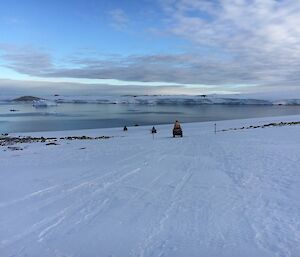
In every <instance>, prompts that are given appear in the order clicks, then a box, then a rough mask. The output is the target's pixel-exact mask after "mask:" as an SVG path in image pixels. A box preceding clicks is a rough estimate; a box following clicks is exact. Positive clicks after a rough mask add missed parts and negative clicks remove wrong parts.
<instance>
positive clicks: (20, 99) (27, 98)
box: [13, 96, 42, 102]
mask: <svg viewBox="0 0 300 257" xmlns="http://www.w3.org/2000/svg"><path fill="white" fill-rule="evenodd" d="M41 99H42V98H39V97H35V96H21V97H18V98H15V99H13V101H15V102H32V101H35V100H41Z"/></svg>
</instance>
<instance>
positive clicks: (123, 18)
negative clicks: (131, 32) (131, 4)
mask: <svg viewBox="0 0 300 257" xmlns="http://www.w3.org/2000/svg"><path fill="white" fill-rule="evenodd" d="M109 16H110V19H111V25H112V27H113V28H115V29H117V30H123V29H125V28H126V27H127V26H128V24H129V19H128V17H127V15H126V13H125V12H124V11H123V10H122V9H114V10H111V11H110V12H109Z"/></svg>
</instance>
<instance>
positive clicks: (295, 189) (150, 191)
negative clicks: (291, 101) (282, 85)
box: [0, 116, 300, 257]
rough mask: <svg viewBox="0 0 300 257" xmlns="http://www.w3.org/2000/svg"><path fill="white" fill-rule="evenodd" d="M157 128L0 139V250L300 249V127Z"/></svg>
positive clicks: (187, 252) (277, 252) (209, 252)
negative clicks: (53, 140) (48, 140)
mask: <svg viewBox="0 0 300 257" xmlns="http://www.w3.org/2000/svg"><path fill="white" fill-rule="evenodd" d="M299 120H300V116H291V117H282V118H267V119H255V120H253V119H252V120H235V121H222V122H218V123H217V128H218V129H227V128H233V127H243V126H249V125H259V124H265V123H270V122H277V121H299ZM149 129H150V127H136V128H129V130H128V131H127V132H126V133H125V132H123V131H122V130H121V129H103V130H86V131H73V132H70V131H68V132H49V133H35V134H34V135H35V136H41V135H43V136H55V137H64V136H68V135H69V136H70V135H74V136H75V135H89V136H103V135H106V136H114V137H113V138H110V139H105V140H78V141H76V140H74V141H65V140H60V141H58V142H57V143H58V144H59V145H51V146H46V144H45V143H32V144H27V145H22V144H21V145H18V146H19V147H22V148H23V150H22V151H21V150H19V151H11V150H8V148H7V147H1V148H0V165H1V169H0V256H31V257H35V256H36V257H40V256H43V257H47V256H49V257H50V256H51V257H52V256H82V257H83V256H120V257H126V256H149V257H150V256H168V257H182V256H188V257H193V256H195V257H196V256H197V257H198V256H205V257H215V256H217V257H241V256H243V257H257V256H260V257H274V256H281V257H283V256H290V257H298V256H300V201H299V195H300V173H299V171H300V155H299V152H300V127H299V126H286V127H272V128H264V129H249V130H237V131H228V132H219V133H217V134H216V135H215V134H214V123H194V124H183V130H184V137H183V138H176V139H173V138H171V129H172V125H164V126H158V127H157V130H158V134H157V135H155V137H154V139H153V138H152V135H151V134H150V131H149ZM4 150H6V151H4Z"/></svg>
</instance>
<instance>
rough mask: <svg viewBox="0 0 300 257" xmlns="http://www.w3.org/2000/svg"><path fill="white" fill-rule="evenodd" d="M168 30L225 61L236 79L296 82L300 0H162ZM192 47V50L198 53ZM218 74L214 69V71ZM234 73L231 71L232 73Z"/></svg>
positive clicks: (299, 47) (299, 45)
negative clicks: (235, 71)
mask: <svg viewBox="0 0 300 257" xmlns="http://www.w3.org/2000/svg"><path fill="white" fill-rule="evenodd" d="M161 3H162V6H163V8H164V10H165V12H166V14H167V15H168V17H169V22H168V26H167V30H168V32H169V33H171V34H173V35H176V36H178V37H181V38H184V39H186V40H189V41H190V42H191V43H192V44H193V46H194V47H195V49H197V50H198V51H202V52H205V51H206V54H204V55H206V56H207V53H208V52H211V51H212V52H215V53H216V55H218V56H219V59H220V60H227V63H228V65H230V68H229V69H231V70H232V71H234V70H237V71H238V73H237V74H236V76H237V77H240V78H242V77H241V74H245V75H246V77H248V79H250V80H254V81H255V82H262V83H264V82H270V83H273V82H276V81H278V80H280V81H282V82H284V81H286V82H289V81H290V80H298V81H299V75H298V67H299V64H300V55H299V54H300V16H299V15H298V14H299V11H300V2H299V1H293V0H287V1H277V0H264V1H260V0H250V1H249V0H222V1H221V0H217V1H208V0H207V1H206V0H203V1H199V0H165V1H164V0H162V1H161ZM197 50H196V51H197ZM216 75H218V73H216ZM233 75H234V74H233Z"/></svg>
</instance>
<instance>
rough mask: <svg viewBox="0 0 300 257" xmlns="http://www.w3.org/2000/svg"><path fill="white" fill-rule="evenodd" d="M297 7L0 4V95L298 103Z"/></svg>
mask: <svg viewBox="0 0 300 257" xmlns="http://www.w3.org/2000/svg"><path fill="white" fill-rule="evenodd" d="M299 10H300V3H297V2H295V1H275V0H265V1H253V0H252V1H246V0H239V1H237V0H229V1H220V0H216V1H205V0H203V1H200V0H156V1H149V0H142V1H138V2H135V3H133V2H128V1H120V0H113V1H108V0H103V1H96V0H89V1H83V0H74V1H64V2H61V1H58V0H55V1H51V2H50V1H43V2H41V1H36V0H29V1H26V2H19V1H4V2H3V4H2V6H1V10H0V31H1V34H2V37H1V39H0V90H1V92H0V95H2V96H3V95H9V94H12V95H21V94H24V93H26V94H32V95H35V94H39V95H42V94H55V93H57V92H58V93H60V94H68V95H72V94H73V95H85V94H87V95H95V94H98V95H105V94H109V95H116V94H118V95H121V94H163V95H173V94H174V95H178V94H186V95H199V94H229V95H230V94H240V95H254V96H260V97H262V96H265V98H270V97H271V98H272V97H273V98H295V97H300V86H299V80H300V75H299V68H298V67H299V63H300V57H299V56H300V55H299V53H300V44H299V43H300V29H299V28H300V26H299V25H300V18H299V15H298V13H299Z"/></svg>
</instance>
